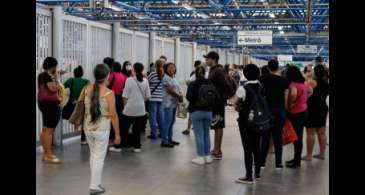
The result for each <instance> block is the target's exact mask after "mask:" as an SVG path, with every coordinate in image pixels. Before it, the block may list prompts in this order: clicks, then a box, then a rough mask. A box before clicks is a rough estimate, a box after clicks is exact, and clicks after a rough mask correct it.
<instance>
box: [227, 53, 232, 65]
mask: <svg viewBox="0 0 365 195" xmlns="http://www.w3.org/2000/svg"><path fill="white" fill-rule="evenodd" d="M233 60H234V59H233V53H232V52H227V62H226V63H227V64H233Z"/></svg>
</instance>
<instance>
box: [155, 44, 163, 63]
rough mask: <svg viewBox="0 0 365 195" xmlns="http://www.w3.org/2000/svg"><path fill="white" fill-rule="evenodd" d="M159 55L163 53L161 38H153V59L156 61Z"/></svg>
mask: <svg viewBox="0 0 365 195" xmlns="http://www.w3.org/2000/svg"><path fill="white" fill-rule="evenodd" d="M161 55H163V47H162V40H159V39H156V40H155V56H154V57H153V60H154V61H156V60H157V59H158V58H159V57H160V56H161Z"/></svg>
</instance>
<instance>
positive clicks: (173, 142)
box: [170, 140, 180, 146]
mask: <svg viewBox="0 0 365 195" xmlns="http://www.w3.org/2000/svg"><path fill="white" fill-rule="evenodd" d="M170 144H172V145H175V146H177V145H179V144H180V143H179V142H177V141H174V140H172V141H170Z"/></svg>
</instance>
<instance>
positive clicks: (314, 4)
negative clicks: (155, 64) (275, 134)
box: [37, 0, 329, 61]
mask: <svg viewBox="0 0 365 195" xmlns="http://www.w3.org/2000/svg"><path fill="white" fill-rule="evenodd" d="M37 3H41V4H46V5H60V6H63V7H64V11H65V12H66V13H68V14H70V15H75V16H79V17H84V18H87V19H89V20H96V21H102V22H115V21H119V22H120V23H121V26H123V27H125V28H128V29H132V30H137V31H142V32H151V31H153V32H156V33H157V34H158V35H159V36H170V37H180V38H181V40H182V41H196V42H197V43H198V44H208V45H210V46H211V47H218V48H232V49H233V50H237V51H243V48H244V47H242V46H237V44H236V39H237V38H236V34H237V31H240V30H272V31H273V34H274V36H273V45H272V46H253V47H248V48H246V49H245V51H249V52H250V53H251V54H255V55H256V56H258V57H260V58H264V57H263V56H266V58H267V57H271V56H274V55H278V54H292V55H294V59H295V60H301V61H303V60H305V58H307V59H308V60H311V59H310V58H311V57H313V54H312V55H309V54H297V53H296V51H295V50H296V45H304V44H313V45H318V50H320V54H321V55H323V57H324V58H328V40H329V39H328V26H329V16H328V14H329V11H328V10H329V0H190V1H187V0H182V1H179V0H159V1H155V0H143V1H142V0H108V1H107V3H105V2H104V0H63V1H62V0H54V1H52V0H37ZM90 3H91V4H90ZM308 3H311V6H310V9H309V10H310V11H309V12H308V8H309V6H308ZM266 58H265V59H266Z"/></svg>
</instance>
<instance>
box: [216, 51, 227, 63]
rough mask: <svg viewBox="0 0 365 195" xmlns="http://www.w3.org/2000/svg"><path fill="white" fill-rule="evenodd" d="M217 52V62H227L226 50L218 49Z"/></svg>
mask: <svg viewBox="0 0 365 195" xmlns="http://www.w3.org/2000/svg"><path fill="white" fill-rule="evenodd" d="M218 54H219V64H221V65H223V66H224V65H225V64H226V63H227V55H226V50H223V49H219V50H218Z"/></svg>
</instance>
